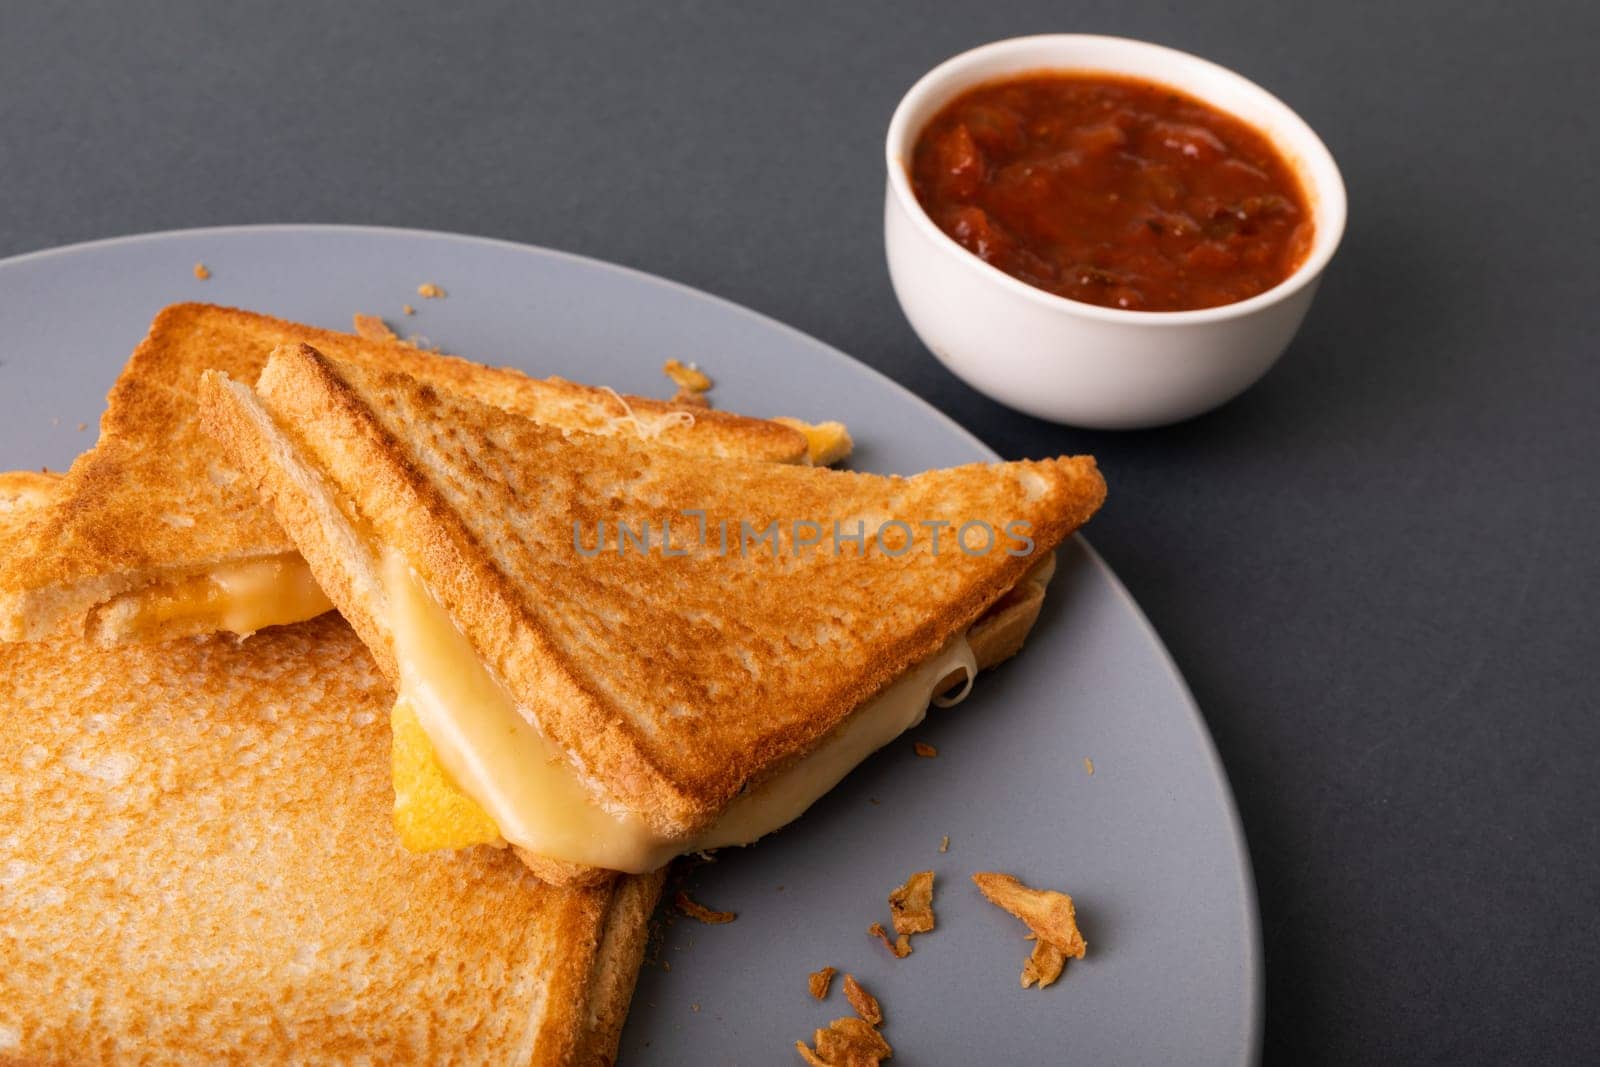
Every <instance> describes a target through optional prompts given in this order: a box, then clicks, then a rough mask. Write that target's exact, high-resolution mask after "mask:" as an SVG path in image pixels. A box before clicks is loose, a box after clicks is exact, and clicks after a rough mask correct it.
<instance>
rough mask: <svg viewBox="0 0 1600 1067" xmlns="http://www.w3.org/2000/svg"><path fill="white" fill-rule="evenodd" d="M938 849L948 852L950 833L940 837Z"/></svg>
mask: <svg viewBox="0 0 1600 1067" xmlns="http://www.w3.org/2000/svg"><path fill="white" fill-rule="evenodd" d="M939 851H940V852H949V851H950V835H949V834H945V835H944V836H943V837H941V838H940V839H939Z"/></svg>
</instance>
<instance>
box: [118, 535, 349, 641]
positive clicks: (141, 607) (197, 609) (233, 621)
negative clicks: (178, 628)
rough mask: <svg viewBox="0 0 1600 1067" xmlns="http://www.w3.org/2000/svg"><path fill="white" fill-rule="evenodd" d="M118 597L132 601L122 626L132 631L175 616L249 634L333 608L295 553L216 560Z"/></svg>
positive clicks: (144, 629) (152, 628)
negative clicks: (203, 567) (196, 570)
mask: <svg viewBox="0 0 1600 1067" xmlns="http://www.w3.org/2000/svg"><path fill="white" fill-rule="evenodd" d="M123 596H124V597H126V598H129V599H130V600H131V602H132V608H131V611H130V613H129V621H128V623H127V628H128V630H129V632H131V633H133V634H136V635H137V634H141V633H153V632H155V631H156V630H157V629H159V628H160V627H162V626H164V625H166V624H168V623H171V622H173V621H176V620H180V619H182V620H186V621H192V622H195V623H198V624H200V625H201V626H202V627H204V628H205V629H210V630H227V631H229V632H231V633H236V634H241V635H248V634H253V633H255V632H256V631H257V630H263V629H265V628H267V627H268V626H286V625H288V624H289V623H294V622H303V621H305V620H306V619H314V618H316V617H317V616H318V615H321V614H322V613H323V612H326V611H332V610H333V602H332V601H330V600H329V599H328V597H327V594H326V593H324V592H323V591H322V587H321V586H319V585H318V584H317V580H316V579H315V578H314V577H312V575H311V568H310V567H309V566H307V565H306V561H305V560H304V559H303V558H302V557H301V556H300V554H299V553H297V552H285V553H282V554H281V555H274V556H261V557H258V558H256V559H245V560H238V561H236V562H233V563H219V564H217V565H215V566H213V567H211V568H210V569H209V570H206V571H203V572H201V573H199V574H191V575H188V576H185V577H183V578H179V579H174V580H172V581H170V582H165V583H159V584H156V585H152V586H147V587H145V588H142V589H136V590H134V591H133V592H130V593H125V594H123ZM112 603H113V604H115V603H116V601H113V602H112Z"/></svg>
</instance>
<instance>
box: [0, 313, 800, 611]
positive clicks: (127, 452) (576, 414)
mask: <svg viewBox="0 0 1600 1067" xmlns="http://www.w3.org/2000/svg"><path fill="white" fill-rule="evenodd" d="M303 342H308V343H313V344H315V345H317V346H318V347H319V348H320V349H321V350H322V351H323V352H325V353H327V354H329V355H332V356H334V357H336V358H338V359H342V360H347V361H350V362H352V363H356V364H361V365H366V366H373V367H387V368H390V369H394V370H400V371H403V372H405V373H407V374H412V375H416V376H418V377H420V378H422V379H423V380H426V381H429V382H431V383H432V384H433V385H435V386H436V387H438V388H441V389H446V390H452V391H460V392H463V393H465V394H467V395H469V396H472V397H474V398H475V399H477V400H480V401H482V402H484V403H488V404H493V405H496V406H499V407H504V408H506V409H507V410H511V411H515V412H517V413H519V414H521V415H523V416H526V417H529V418H539V419H547V420H550V421H553V422H557V423H560V424H563V425H570V426H575V427H578V428H582V429H588V430H591V431H593V432H632V426H633V422H631V421H630V420H631V419H638V418H643V419H646V420H654V422H653V423H652V425H653V426H658V427H659V434H658V436H657V440H659V441H660V443H662V444H669V445H674V446H677V447H682V448H686V449H690V450H693V451H704V452H710V453H712V454H716V455H722V454H736V455H751V456H758V457H761V458H765V459H772V460H780V461H786V462H801V461H804V459H805V457H806V454H807V448H806V442H805V438H804V436H803V435H801V434H799V433H798V432H796V431H794V430H792V429H790V428H788V427H784V426H780V425H778V424H776V423H772V422H767V421H765V420H760V419H747V418H742V417H740V416H737V415H731V414H728V413H725V412H716V411H705V410H703V409H698V408H697V409H694V418H693V420H692V422H690V421H687V420H686V419H685V418H683V417H678V416H673V414H672V413H673V412H676V411H679V410H681V409H679V408H675V407H673V406H672V405H670V404H667V403H664V402H662V401H659V400H650V399H645V398H637V397H627V398H623V397H619V396H617V394H615V393H614V392H612V391H610V390H606V389H599V388H594V387H590V386H583V385H577V384H574V383H572V382H567V381H562V380H559V379H549V380H538V379H534V378H529V377H528V376H526V375H524V374H521V373H520V372H517V371H513V370H503V369H493V368H488V367H483V366H480V365H478V364H475V363H469V362H467V361H466V360H461V359H457V358H455V357H450V356H440V355H434V354H431V353H427V352H422V351H419V350H418V349H416V348H414V347H412V346H410V345H407V344H404V343H400V342H385V341H381V340H371V339H366V338H361V337H357V336H355V335H353V334H344V333H335V332H333V331H329V330H319V329H315V328H313V327H309V326H303V325H300V324H298V323H292V322H284V321H282V320H279V319H274V318H270V317H268V316H265V315H257V314H254V313H251V312H248V311H240V310H236V309H232V308H221V307H214V306H211V305H205V304H177V305H173V306H172V307H168V308H166V309H164V310H162V311H161V313H160V314H158V315H157V316H156V318H155V321H154V322H153V323H152V324H151V327H150V332H149V334H148V335H147V336H146V337H145V339H144V341H143V342H142V343H141V344H140V345H139V347H138V349H137V350H135V352H134V354H133V356H132V358H131V359H130V360H129V361H128V364H127V366H126V368H125V369H124V370H123V373H122V375H121V376H120V377H119V378H118V380H117V383H116V385H115V386H114V387H113V388H112V390H111V393H110V396H109V397H108V401H107V410H106V414H105V417H104V418H103V419H102V420H101V433H100V439H99V441H98V443H97V444H96V445H95V447H94V448H93V449H92V450H91V451H89V452H88V453H86V454H85V455H83V456H82V457H80V458H79V460H78V461H77V462H76V463H74V464H73V466H72V469H71V470H70V471H69V472H68V473H67V475H66V480H65V484H64V485H63V487H62V489H61V493H60V498H59V500H58V501H57V502H56V504H55V505H53V506H52V507H50V508H48V509H46V510H45V511H44V512H43V513H42V514H41V515H40V516H39V518H38V520H37V521H36V522H35V523H34V524H33V528H32V532H31V534H30V536H29V537H27V538H26V539H24V541H23V543H22V545H21V546H20V550H19V552H18V554H17V555H16V556H14V557H12V558H11V559H9V560H0V640H39V639H42V638H45V637H49V636H68V635H81V634H84V633H86V632H87V633H88V635H89V636H90V637H91V638H94V639H96V640H106V641H113V640H121V639H124V638H125V637H126V636H128V635H125V634H123V633H121V632H119V631H118V630H117V629H116V625H115V617H114V616H113V617H112V618H111V619H109V620H103V621H104V622H105V625H104V626H102V627H89V626H87V623H86V620H88V617H89V616H90V613H91V612H92V610H93V609H94V608H95V607H96V606H97V605H100V604H103V603H105V602H106V601H107V600H109V599H110V598H112V597H114V596H116V595H118V594H119V593H124V592H126V591H128V590H130V589H134V588H138V587H139V586H141V585H143V584H145V583H147V582H151V581H172V580H177V579H181V578H182V577H185V576H187V575H191V574H194V573H198V572H202V571H204V570H206V569H208V568H210V567H212V566H214V565H216V564H217V563H221V562H230V561H236V560H241V559H252V558H256V557H258V556H263V555H274V554H277V553H280V552H283V551H287V550H289V549H290V548H291V547H292V546H291V545H290V544H289V542H288V540H287V539H286V538H285V537H284V535H283V533H282V531H281V530H280V529H279V528H278V527H277V525H276V524H275V523H273V522H272V520H271V519H270V518H269V517H268V516H267V515H266V514H265V513H264V512H263V511H262V509H261V508H260V507H259V506H258V505H257V502H256V500H255V498H254V496H253V494H251V492H250V491H249V489H248V487H247V486H246V485H244V484H242V480H241V475H242V473H244V472H241V471H239V470H238V469H236V468H230V467H228V466H227V465H226V464H225V463H223V462H221V457H220V456H219V455H218V454H217V451H216V449H215V448H214V446H213V445H212V444H211V442H210V440H209V439H208V438H207V437H205V435H204V434H203V433H202V432H201V429H200V426H199V419H198V400H197V393H198V385H199V377H200V374H201V372H202V371H203V370H205V369H208V368H213V369H218V370H222V371H224V372H226V373H228V374H230V375H232V376H233V377H234V378H237V379H239V380H241V381H244V382H247V383H248V382H253V381H254V380H255V377H256V375H257V374H258V373H259V372H260V370H261V368H262V366H263V365H264V364H265V363H266V359H267V356H268V354H269V353H270V352H271V350H272V349H273V348H274V347H275V346H277V345H279V344H286V343H303ZM629 413H631V414H629Z"/></svg>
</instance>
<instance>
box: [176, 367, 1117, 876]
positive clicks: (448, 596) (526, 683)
mask: <svg viewBox="0 0 1600 1067" xmlns="http://www.w3.org/2000/svg"><path fill="white" fill-rule="evenodd" d="M204 402H205V416H206V425H207V427H208V429H210V430H211V432H213V433H214V434H216V435H217V437H218V439H219V440H220V441H222V443H223V446H224V450H225V452H226V453H227V455H228V456H229V457H230V459H231V461H232V462H233V463H235V464H236V465H238V466H239V467H241V468H243V469H250V470H256V471H259V472H260V478H259V481H258V483H257V486H258V489H259V491H260V493H261V496H262V499H263V500H264V501H266V502H267V503H268V505H269V506H270V507H271V509H272V513H273V514H274V516H275V517H276V518H277V519H278V520H279V522H280V523H281V524H282V526H283V528H284V529H285V530H286V531H288V533H289V534H290V536H291V537H292V538H293V539H294V541H295V543H296V545H297V546H298V547H299V548H300V549H301V551H302V552H303V553H304V555H305V556H306V558H307V560H308V561H309V562H310V564H311V566H312V569H313V572H314V573H315V574H316V575H317V578H318V580H319V581H320V582H321V584H322V586H323V588H324V589H325V590H327V591H328V593H329V595H330V596H331V598H332V599H333V600H334V602H335V603H336V604H337V605H338V607H339V608H340V610H341V611H342V612H343V613H344V615H345V616H346V618H348V619H350V621H351V622H352V623H353V624H354V626H355V628H356V630H357V632H358V633H359V634H360V635H361V636H362V638H363V639H364V640H365V641H366V642H367V644H368V646H369V647H370V648H371V649H372V650H373V651H374V653H375V656H376V658H377V661H378V663H379V665H380V667H381V668H382V669H383V670H384V671H385V672H386V673H387V674H388V675H389V677H390V678H391V679H392V680H393V681H394V683H395V685H396V687H397V689H398V690H399V691H400V694H401V697H402V699H401V701H400V702H399V703H398V704H397V707H396V714H395V719H396V721H397V722H402V723H414V724H416V725H417V726H418V727H420V729H418V730H416V731H413V732H411V735H412V742H413V743H415V744H416V745H417V746H418V747H420V746H422V745H424V744H425V745H426V747H428V748H431V749H433V750H434V751H433V752H431V753H427V752H417V751H412V752H410V753H409V755H410V757H414V758H409V759H408V760H406V761H404V762H405V763H406V765H407V766H409V767H411V768H412V769H413V771H414V772H418V773H420V774H422V775H423V776H424V778H425V779H426V781H427V782H428V783H430V788H432V789H433V790H434V795H433V796H431V797H430V798H425V799H429V800H431V801H439V800H440V799H441V798H443V799H446V800H448V793H449V791H450V790H459V791H460V793H463V794H465V795H466V797H468V798H470V800H471V805H470V806H463V805H456V806H455V810H454V817H455V818H456V819H457V821H459V822H460V824H461V827H462V828H467V829H471V830H472V831H474V832H478V833H483V834H487V833H489V832H490V830H489V827H493V832H494V833H498V834H499V835H501V836H503V837H504V838H505V839H506V840H508V841H511V842H512V843H514V844H517V845H518V852H519V854H520V855H522V856H523V858H524V859H525V860H528V862H530V864H531V865H534V869H535V871H536V872H538V873H539V874H540V876H541V877H550V878H557V879H561V880H566V879H573V880H576V879H581V878H583V877H588V875H587V874H586V873H585V872H593V871H597V870H599V869H602V868H609V869H617V868H622V869H639V868H642V867H646V866H648V865H650V864H651V863H653V862H656V860H657V859H658V858H659V857H661V856H664V855H668V854H671V853H672V852H678V851H686V850H690V849H696V848H701V847H712V846H714V845H717V844H726V843H733V842H736V841H740V842H742V841H748V840H750V839H752V838H753V837H756V836H759V835H760V834H762V833H764V832H766V831H767V830H769V829H771V828H773V827H775V826H776V825H781V824H782V823H783V822H785V821H787V820H788V819H789V818H792V817H793V816H794V815H795V814H797V813H798V812H799V811H800V810H803V809H804V808H805V807H806V806H807V805H809V804H810V803H811V802H812V801H813V800H814V799H815V798H816V797H817V796H819V795H821V793H823V792H825V791H826V790H827V788H829V787H830V786H831V785H832V784H834V782H835V781H837V780H838V778H839V777H842V775H843V774H844V773H846V772H847V771H848V769H849V768H850V767H853V766H854V765H855V764H856V763H857V762H859V761H860V760H861V759H862V758H864V757H865V756H866V755H867V754H868V753H870V752H871V751H872V750H873V749H875V748H877V747H879V746H880V745H881V744H882V743H884V742H885V741H887V740H888V739H890V738H892V737H894V736H896V735H898V733H899V732H900V731H901V730H902V729H904V728H906V727H907V726H909V725H910V724H911V723H913V722H915V721H917V720H918V718H919V717H920V716H921V715H922V714H923V713H924V712H925V709H926V708H927V706H928V702H929V699H930V698H931V697H932V695H933V694H934V693H935V691H937V690H940V689H942V688H943V687H942V685H941V683H942V682H943V681H944V680H945V679H946V678H949V677H951V676H955V679H959V678H960V677H961V676H962V675H965V676H966V678H967V679H970V677H971V675H972V674H973V673H974V671H975V670H976V665H977V657H976V656H975V655H973V654H972V653H971V651H970V650H969V645H970V641H969V635H971V634H972V633H973V631H974V627H975V624H976V623H978V622H979V621H980V620H981V619H982V618H983V617H984V616H985V614H986V613H987V612H989V611H991V609H993V610H995V611H998V612H999V619H1000V622H1001V623H1003V626H1004V628H1005V630H1006V632H1007V633H1008V634H1009V636H1008V637H1007V638H1006V639H1005V642H1004V644H1005V647H1003V648H1002V649H1001V650H1000V651H999V653H998V654H997V655H996V656H995V657H994V658H996V659H998V658H1003V657H1004V656H1005V655H1007V654H1009V653H1010V652H1013V651H1015V648H1016V646H1017V644H1019V643H1020V633H1021V632H1025V630H1026V626H1027V625H1028V624H1029V623H1031V621H1032V618H1033V617H1034V614H1036V611H1037V604H1038V593H1037V592H1031V593H1030V592H1029V591H1028V590H1030V589H1032V588H1033V586H1034V583H1033V582H1031V581H1026V580H1025V579H1027V578H1028V577H1029V575H1030V572H1032V573H1038V571H1039V570H1040V565H1041V563H1043V561H1044V559H1046V558H1047V557H1048V554H1049V553H1050V552H1051V551H1053V550H1054V548H1055V547H1056V546H1057V545H1058V544H1059V543H1060V541H1061V539H1062V538H1063V537H1065V536H1067V535H1068V534H1069V533H1070V532H1071V531H1072V530H1073V529H1074V528H1076V526H1077V525H1078V524H1080V523H1081V522H1083V521H1084V520H1085V519H1087V518H1088V516H1089V515H1090V514H1092V513H1093V511H1094V510H1095V509H1096V508H1097V507H1098V506H1099V503H1100V501H1101V499H1102V498H1103V494H1104V483H1103V482H1102V481H1101V479H1100V477H1099V475H1098V473H1097V472H1096V470H1095V467H1094V464H1093V461H1092V459H1089V458H1088V457H1062V458H1060V459H1056V460H1049V461H1043V462H1036V463H1017V464H995V465H981V464H979V465H972V466H969V467H964V468H956V469H952V470H948V471H933V472H928V473H926V474H922V475H918V476H916V477H914V478H889V477H882V476H876V475H864V474H844V473H839V472H833V471H826V470H816V469H811V468H808V467H793V466H783V465H779V464H771V463H758V462H749V461H740V460H735V459H726V458H724V459H718V458H713V457H691V456H689V455H687V454H685V453H682V452H678V451H675V450H663V449H657V448H650V447H646V446H645V445H643V444H641V443H639V442H638V441H636V440H633V439H631V438H628V437H621V438H618V437H597V436H593V435H590V434H585V433H582V432H574V431H562V430H558V429H555V428H552V427H549V426H545V425H541V424H539V423H537V422H532V421H528V420H524V419H519V418H516V417H515V416H514V415H511V414H509V413H507V412H505V411H503V410H498V409H494V408H490V407H487V406H485V405H481V404H475V403H473V402H472V401H471V400H470V399H468V398H465V397H461V396H455V395H444V394H442V393H439V392H437V391H434V390H431V389H429V388H428V387H427V386H426V385H425V384H422V383H418V382H416V381H414V380H413V379H410V378H407V377H406V376H405V375H403V374H400V373H394V372H387V371H381V370H373V369H369V368H362V367H358V366H352V365H348V364H340V363H335V362H334V361H331V360H328V359H326V358H325V357H323V356H322V355H321V354H320V353H318V352H316V351H315V350H314V349H312V348H310V347H309V346H298V347H291V346H286V347H285V348H282V349H280V350H279V351H277V352H276V353H274V355H273V357H272V359H271V360H270V361H269V363H268V365H267V368H266V370H265V371H264V372H263V374H262V376H261V379H260V381H259V382H258V383H257V385H256V387H255V389H254V390H252V389H251V388H249V387H248V386H246V385H244V384H242V383H237V382H232V381H229V380H228V379H227V378H226V377H224V376H222V375H208V376H207V378H206V380H205V388H204ZM689 508H701V509H705V510H706V511H707V512H708V513H710V514H715V515H741V514H743V515H749V516H752V517H756V516H767V517H772V516H779V515H796V516H801V515H803V516H806V517H808V518H815V519H816V520H818V521H819V522H822V523H823V524H824V525H826V524H827V523H829V522H831V521H834V520H845V519H853V518H854V517H857V516H874V517H876V518H877V519H879V520H880V521H882V520H888V519H894V520H895V521H900V522H902V524H905V523H906V522H909V521H915V520H919V519H922V518H924V517H928V516H929V515H930V514H931V515H933V516H938V517H946V516H948V517H950V518H954V519H958V520H961V521H966V520H968V519H973V520H984V521H985V522H986V523H987V524H989V525H991V526H992V527H994V528H995V529H1000V528H1003V527H1004V526H1005V524H1006V523H1007V522H1009V521H1011V520H1022V521H1024V522H1026V523H1027V524H1029V528H1030V530H1031V534H1030V540H1031V548H1032V552H1031V553H1023V554H1020V555H1017V554H1011V553H995V554H993V555H986V554H984V553H967V552H956V551H954V550H947V552H946V554H945V555H944V556H942V557H940V556H939V555H938V553H937V552H933V553H931V554H930V553H928V552H927V551H922V552H915V553H910V554H907V555H903V556H902V555H899V554H897V555H894V556H891V555H890V554H889V553H888V552H887V551H882V552H880V551H878V550H876V549H875V548H874V549H872V550H867V549H865V548H864V549H863V550H862V552H861V553H859V554H851V553H849V552H846V553H843V554H840V553H832V554H830V553H826V552H820V551H819V552H813V553H811V554H808V555H806V554H801V553H799V552H798V551H795V552H791V551H790V550H791V549H792V548H795V547H796V546H793V545H791V544H790V540H791V538H790V537H788V536H785V535H783V534H780V535H779V536H778V539H777V543H776V544H774V546H773V549H774V550H773V552H772V554H771V556H770V557H765V556H759V555H758V556H746V554H744V553H742V552H741V553H739V554H738V555H736V556H734V555H727V554H719V553H718V552H717V551H716V549H715V547H714V546H713V545H711V544H709V543H702V544H700V545H699V546H689V550H688V552H687V554H686V555H680V554H679V553H678V552H676V551H674V552H673V553H671V555H670V557H666V556H663V555H655V556H650V557H649V558H632V559H628V558H623V554H622V553H621V552H620V550H619V551H618V552H617V553H614V554H610V555H606V556H604V557H603V558H582V559H580V558H579V556H578V555H577V553H576V552H575V545H574V526H573V524H574V521H575V519H577V518H578V517H581V516H589V517H590V518H591V520H592V518H593V517H594V516H596V515H604V514H610V515H617V514H621V513H625V512H630V511H631V515H630V518H632V519H633V520H634V521H646V522H648V523H650V524H651V525H654V526H655V527H656V528H658V529H659V528H660V525H661V523H662V522H663V521H664V520H665V519H666V518H668V517H675V516H680V515H681V514H682V513H683V511H684V509H689ZM951 509H959V511H957V512H956V513H955V514H950V512H951ZM1030 556H1031V557H1036V558H1030ZM1046 566H1047V565H1046ZM1024 587H1027V588H1026V589H1025V588H1024ZM1019 624H1020V631H1019V629H1018V626H1019ZM417 734H420V735H421V739H422V740H420V741H419V739H418V738H417V737H416V736H415V735H417ZM812 757H815V759H813V758H812ZM401 764H402V760H401V759H400V754H399V753H398V752H397V755H396V760H395V765H396V766H397V767H398V766H400V765H401ZM552 768H553V769H554V770H555V771H559V772H561V773H560V775H559V776H558V775H555V774H553V773H551V771H552ZM791 772H792V773H791ZM412 784H414V783H406V782H401V781H399V780H398V779H397V780H396V786H397V790H398V791H399V794H398V795H399V796H400V798H401V799H402V800H403V796H404V794H405V793H406V792H408V791H409V786H410V785H412ZM446 806H448V805H446ZM471 809H476V810H475V811H474V810H471ZM550 811H560V812H562V813H563V814H562V815H561V817H560V818H556V819H550V818H548V817H547V816H548V814H549V812H550ZM478 815H481V816H482V818H481V819H479V818H477V816H478ZM445 836H447V835H445Z"/></svg>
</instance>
